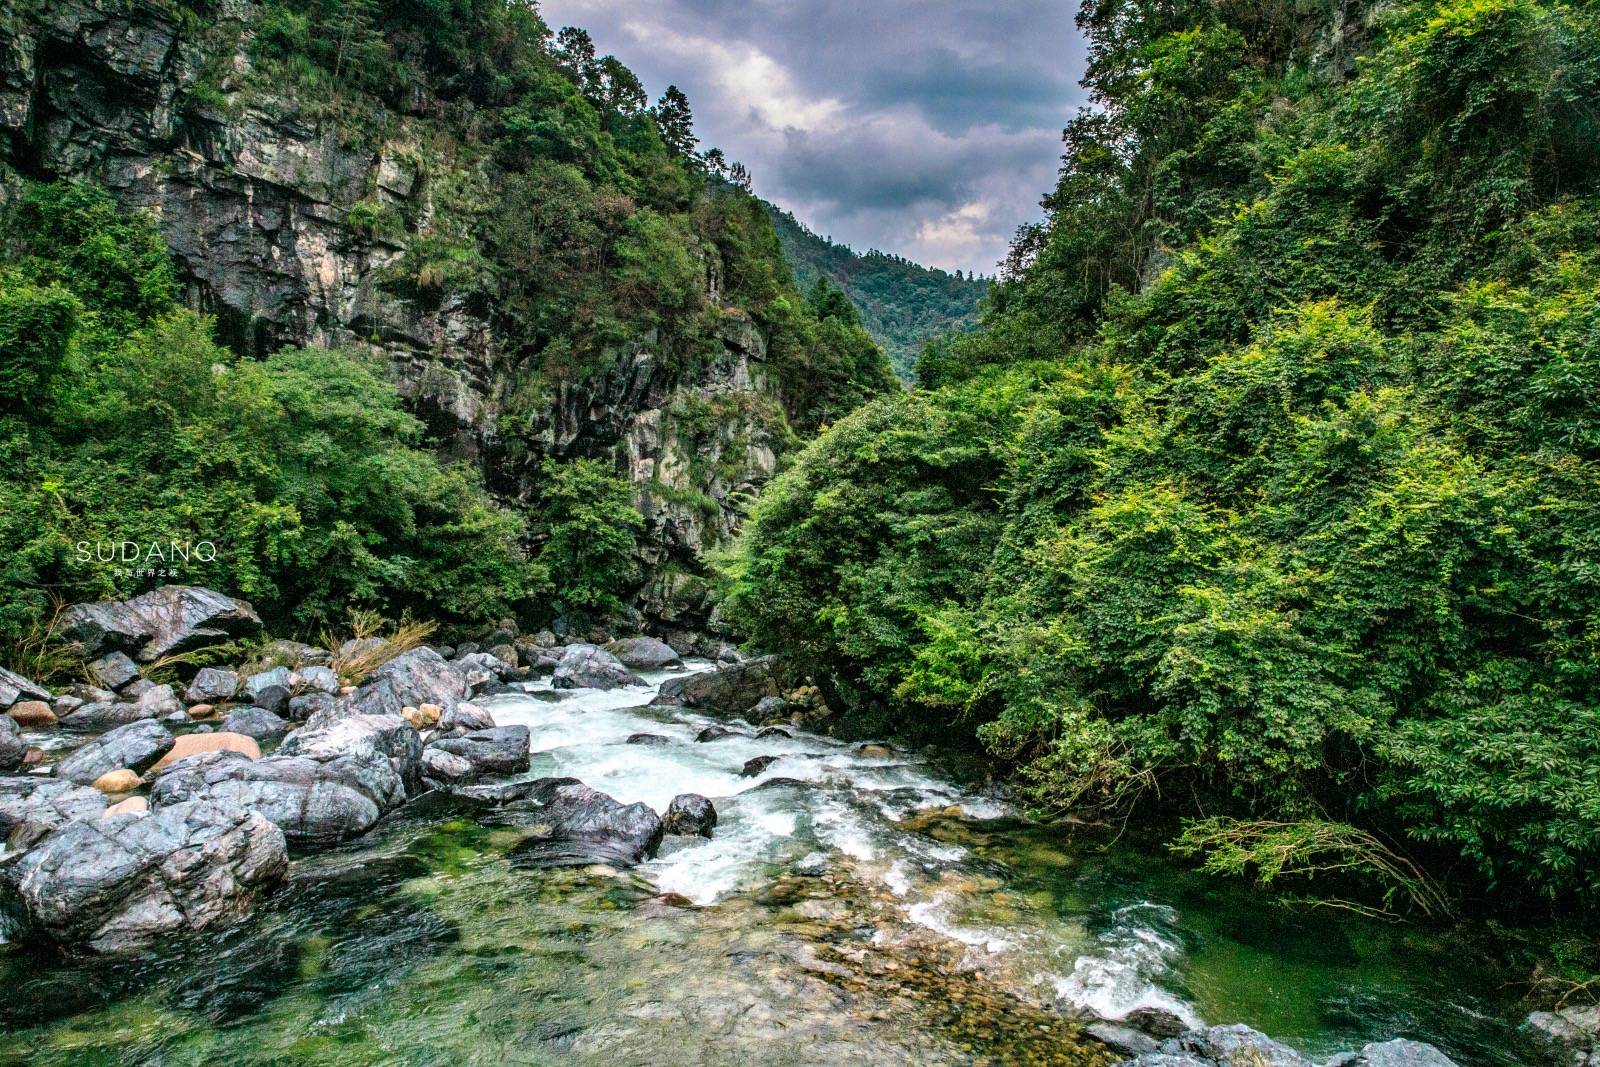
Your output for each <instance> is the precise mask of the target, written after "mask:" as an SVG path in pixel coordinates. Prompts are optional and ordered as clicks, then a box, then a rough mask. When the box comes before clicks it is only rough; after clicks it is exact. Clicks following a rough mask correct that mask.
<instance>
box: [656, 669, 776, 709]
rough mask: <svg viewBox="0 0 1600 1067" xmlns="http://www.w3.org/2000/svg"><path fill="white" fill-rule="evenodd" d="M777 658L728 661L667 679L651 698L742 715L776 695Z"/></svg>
mask: <svg viewBox="0 0 1600 1067" xmlns="http://www.w3.org/2000/svg"><path fill="white" fill-rule="evenodd" d="M780 673H781V670H780V667H779V664H778V660H777V658H776V657H774V656H763V657H761V658H759V659H752V660H746V661H745V662H743V663H735V664H729V665H727V666H723V667H718V668H717V669H716V670H711V671H701V672H699V673H697V674H685V675H680V676H679V677H676V678H668V679H667V680H666V681H665V682H663V683H662V684H661V692H660V693H659V694H658V695H657V696H656V698H655V699H654V700H653V701H651V703H653V704H658V705H663V706H668V707H687V708H694V709H695V710H697V711H704V712H707V713H710V714H714V715H742V714H744V712H745V710H746V709H748V708H749V707H751V706H752V705H754V704H755V703H756V702H758V701H759V700H761V699H762V698H763V697H769V696H778V695H779V685H778V682H779V675H780Z"/></svg>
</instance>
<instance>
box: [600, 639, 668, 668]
mask: <svg viewBox="0 0 1600 1067" xmlns="http://www.w3.org/2000/svg"><path fill="white" fill-rule="evenodd" d="M605 650H606V651H607V652H609V653H611V654H612V655H613V656H615V657H616V658H617V662H619V663H621V664H622V665H623V666H624V667H629V668H632V669H633V670H636V671H664V670H666V669H667V668H668V667H681V666H683V657H682V656H680V655H678V653H677V652H676V651H674V650H673V648H672V646H671V645H669V644H667V643H666V642H665V641H658V640H656V639H655V638H654V637H624V638H623V639H622V640H620V641H613V642H611V643H610V644H609V645H607V646H606V647H605Z"/></svg>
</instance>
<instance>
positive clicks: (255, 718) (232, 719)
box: [217, 708, 292, 754]
mask: <svg viewBox="0 0 1600 1067" xmlns="http://www.w3.org/2000/svg"><path fill="white" fill-rule="evenodd" d="M291 728H292V727H291V725H290V723H289V720H287V719H284V718H281V717H279V716H278V715H275V714H273V713H272V712H270V711H268V710H267V709H266V708H235V709H234V710H233V711H230V712H228V717H227V718H226V719H223V720H222V729H223V730H224V731H225V732H226V733H227V734H242V735H244V736H245V737H249V738H254V739H255V740H257V741H276V740H277V739H278V738H280V737H282V736H283V735H284V734H286V733H288V732H289V730H290V729H291ZM217 736H219V737H220V736H225V734H219V735H217ZM258 754H259V753H258Z"/></svg>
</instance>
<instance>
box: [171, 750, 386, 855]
mask: <svg viewBox="0 0 1600 1067" xmlns="http://www.w3.org/2000/svg"><path fill="white" fill-rule="evenodd" d="M405 797H406V790H405V783H404V782H403V781H402V780H401V778H400V776H399V775H398V774H396V773H395V770H394V767H393V766H392V765H391V763H390V762H389V760H388V759H387V758H385V757H384V756H382V755H379V754H377V753H375V752H371V751H366V752H359V753H355V754H351V755H343V756H334V757H331V758H328V759H311V758H308V757H305V756H293V755H284V754H283V753H282V752H281V750H280V751H279V752H278V753H276V754H274V755H271V756H263V757H262V758H261V759H257V760H252V759H249V758H247V757H245V756H243V755H240V754H239V753H237V752H207V753H203V754H201V755H197V756H191V757H189V758H188V759H185V760H180V761H179V762H177V763H174V764H173V765H172V767H171V769H170V770H168V771H166V772H165V773H164V774H162V775H161V776H160V777H158V778H157V779H156V780H155V782H154V784H153V785H152V786H151V788H150V800H151V803H152V804H153V805H155V807H156V808H157V809H158V810H160V809H163V808H166V807H168V806H171V805H174V804H183V803H188V802H204V803H207V804H217V803H223V804H236V805H238V806H240V807H243V808H246V809H248V810H250V811H254V812H256V813H258V814H260V815H261V816H262V817H263V818H266V819H268V820H269V821H271V822H272V823H273V825H275V826H277V827H278V828H279V829H280V830H281V831H283V833H284V835H285V836H286V837H287V838H288V839H289V840H290V841H291V842H293V843H294V844H296V845H306V846H317V845H332V844H336V843H337V842H340V841H344V840H347V839H349V838H352V837H357V836H360V835H361V834H364V833H366V832H367V831H368V830H370V829H372V826H373V824H374V823H376V822H377V821H378V820H379V819H380V818H382V817H383V815H384V813H386V812H388V811H390V810H392V809H394V808H396V807H398V806H399V805H400V804H402V803H404V802H405Z"/></svg>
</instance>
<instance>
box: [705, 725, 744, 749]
mask: <svg viewBox="0 0 1600 1067" xmlns="http://www.w3.org/2000/svg"><path fill="white" fill-rule="evenodd" d="M743 736H744V734H741V733H739V732H737V731H735V730H730V729H728V728H727V727H726V726H707V727H706V728H705V729H704V730H701V731H700V732H699V733H697V734H695V735H694V739H695V740H696V741H698V742H699V743H700V744H702V745H706V744H710V743H711V742H712V741H721V740H722V739H723V738H724V737H743Z"/></svg>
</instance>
